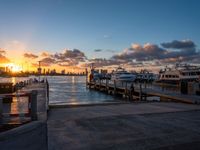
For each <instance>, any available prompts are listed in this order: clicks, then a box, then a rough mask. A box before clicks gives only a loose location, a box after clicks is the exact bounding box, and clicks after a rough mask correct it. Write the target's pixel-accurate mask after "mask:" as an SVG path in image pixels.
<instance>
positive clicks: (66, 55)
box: [53, 49, 86, 61]
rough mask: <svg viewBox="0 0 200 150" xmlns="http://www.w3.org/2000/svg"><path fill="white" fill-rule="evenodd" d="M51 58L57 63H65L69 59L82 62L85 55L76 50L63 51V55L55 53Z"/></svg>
mask: <svg viewBox="0 0 200 150" xmlns="http://www.w3.org/2000/svg"><path fill="white" fill-rule="evenodd" d="M53 57H54V58H55V59H57V60H59V61H65V60H69V59H76V60H79V61H81V60H84V59H85V58H86V56H85V54H84V53H83V52H81V51H80V50H78V49H73V50H69V49H65V50H64V52H63V53H56V54H55V55H53Z"/></svg>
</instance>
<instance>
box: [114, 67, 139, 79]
mask: <svg viewBox="0 0 200 150" xmlns="http://www.w3.org/2000/svg"><path fill="white" fill-rule="evenodd" d="M135 79H136V75H135V74H132V73H129V72H127V71H126V70H125V69H123V68H121V67H118V68H117V69H116V70H115V71H114V72H113V73H112V75H111V80H113V81H135Z"/></svg>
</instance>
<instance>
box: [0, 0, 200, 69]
mask: <svg viewBox="0 0 200 150" xmlns="http://www.w3.org/2000/svg"><path fill="white" fill-rule="evenodd" d="M0 4H1V5H0V17H1V18H2V19H1V20H0V23H1V28H0V33H1V34H0V65H5V64H7V65H8V64H15V65H16V64H17V65H18V66H22V65H23V66H25V67H24V68H30V69H32V70H33V69H35V68H37V66H38V61H42V66H43V67H46V68H51V69H52V68H56V69H57V70H62V69H63V68H65V69H69V70H72V69H73V68H75V69H84V68H85V67H86V66H87V64H90V63H95V65H96V66H97V67H101V66H106V67H111V68H112V67H113V66H118V65H123V66H125V67H127V68H133V69H134V68H137V67H138V68H139V69H140V68H148V69H149V67H151V68H153V69H154V68H160V67H162V66H165V65H169V64H174V63H177V62H184V63H186V62H187V63H192V64H199V63H200V62H199V56H200V50H199V45H200V31H199V29H198V28H199V24H200V19H199V18H200V12H199V9H198V7H199V6H200V2H199V1H198V0H190V1H189V0H184V1H181V0H168V1H161V0H153V1H147V0H140V1H139V0H125V1H122V0H119V1H117V2H116V1H114V0H101V1H97V0H85V1H81V0H75V1H72V0H66V1H64V0H38V1H32V0H19V1H14V0H1V1H0ZM19 70H20V69H19Z"/></svg>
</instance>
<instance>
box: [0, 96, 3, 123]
mask: <svg viewBox="0 0 200 150" xmlns="http://www.w3.org/2000/svg"><path fill="white" fill-rule="evenodd" d="M2 123H3V97H1V96H0V125H2Z"/></svg>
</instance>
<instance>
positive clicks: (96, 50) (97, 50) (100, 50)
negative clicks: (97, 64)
mask: <svg viewBox="0 0 200 150" xmlns="http://www.w3.org/2000/svg"><path fill="white" fill-rule="evenodd" d="M102 51H103V50H102V49H95V50H94V52H102Z"/></svg>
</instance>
